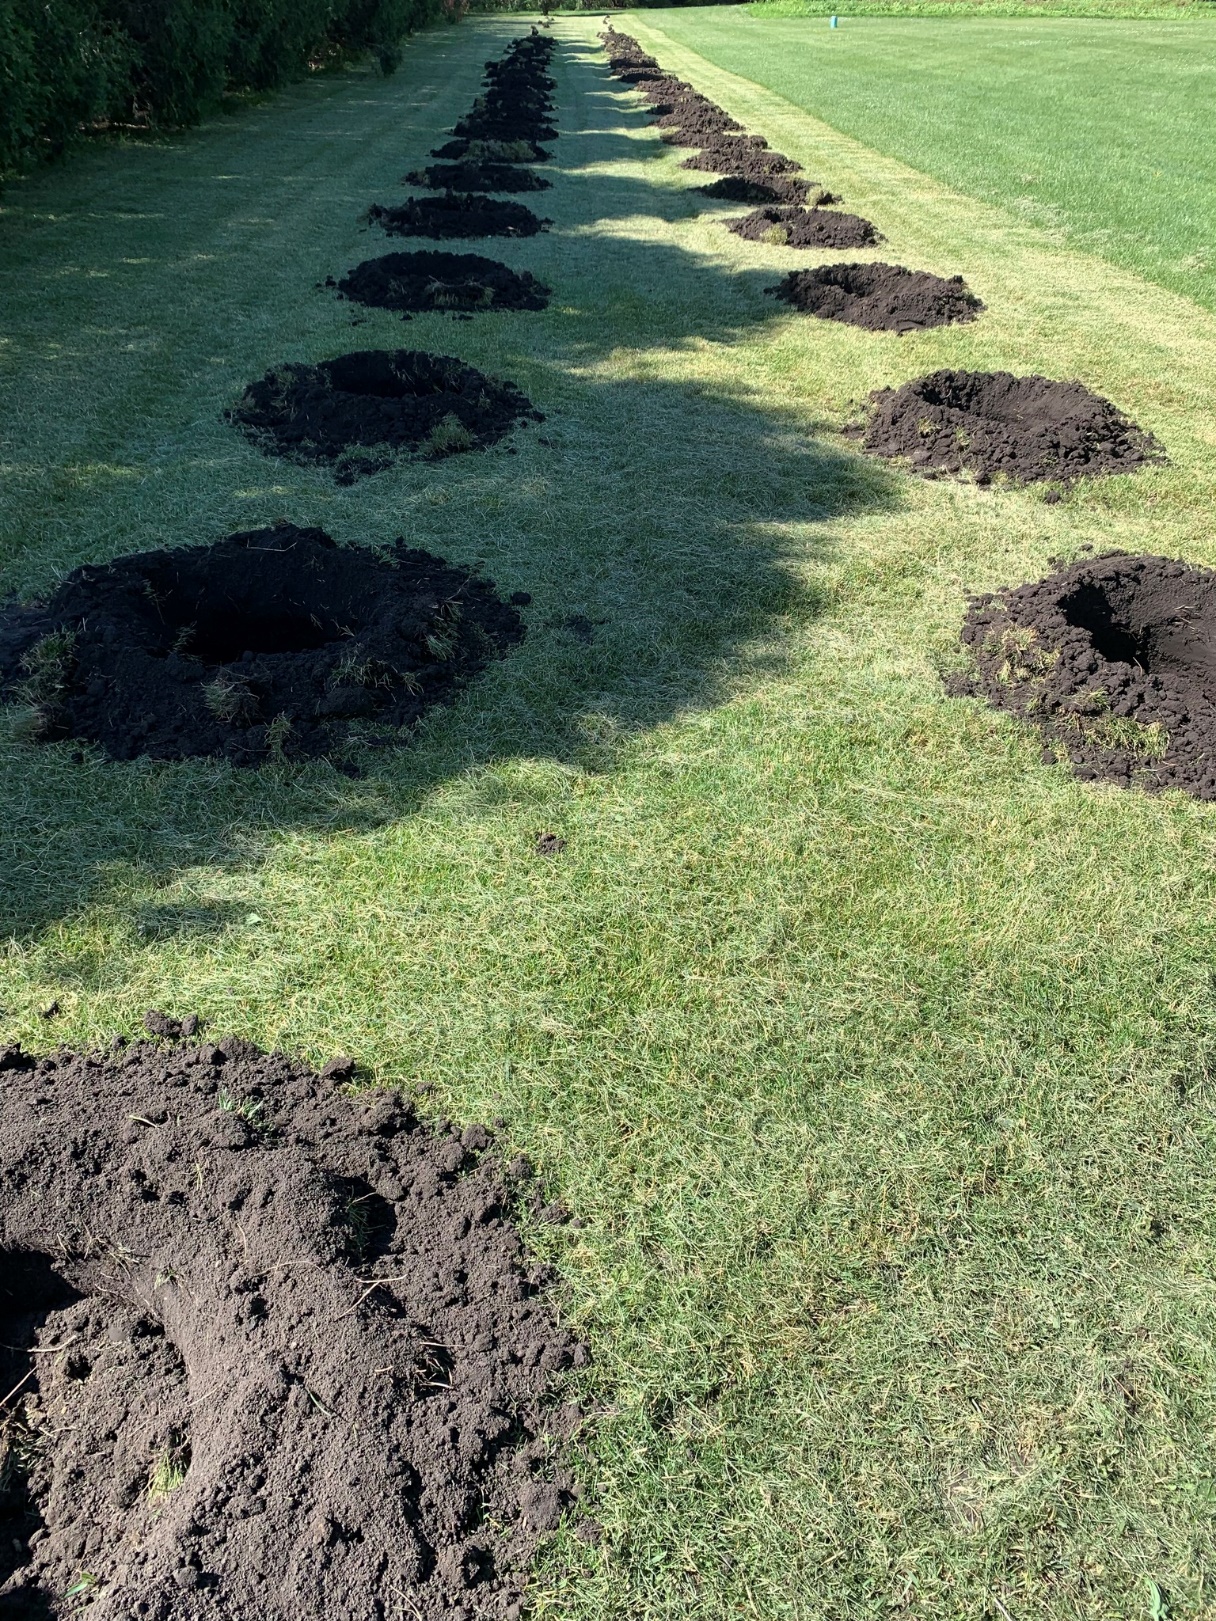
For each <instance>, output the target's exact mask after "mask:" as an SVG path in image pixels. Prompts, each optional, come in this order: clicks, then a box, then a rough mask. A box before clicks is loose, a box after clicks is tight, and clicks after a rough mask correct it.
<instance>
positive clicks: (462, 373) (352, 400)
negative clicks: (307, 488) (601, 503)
mask: <svg viewBox="0 0 1216 1621" xmlns="http://www.w3.org/2000/svg"><path fill="white" fill-rule="evenodd" d="M228 419H229V421H231V422H234V423H235V424H236V426H237V427H239V428H241V429H242V430H243V431H244V432H245V433H246V434H247V435H248V437H249V438H250V439H251V440H252V441H253V443H254V444H256V445H257V447H258V448H259V449H260V450H263V451H265V452H266V454H267V455H272V456H285V457H287V458H288V459H289V460H290V461H297V462H303V463H309V462H331V463H333V464H334V468H335V472H336V474H337V477H338V481H339V482H340V483H347V484H349V483H352V482H353V481H354V480H355V479H356V478H358V477H360V476H361V475H363V474H365V473H376V472H380V471H382V470H383V469H384V468H385V467H388V466H391V464H392V461H393V453H394V452H396V451H399V450H414V451H421V452H422V453H423V454H424V455H427V456H430V457H432V458H438V457H441V456H453V455H456V454H457V453H458V452H460V451H463V450H473V449H476V448H479V447H482V446H485V445H490V444H493V443H494V442H495V441H496V440H499V439H501V438H502V437H503V435H504V434H506V433H508V432H510V430H511V428H512V427H513V426H515V424H516V423H523V422H526V421H529V420H531V421H533V422H543V421H544V417H543V416H542V415H541V413H540V412H539V411H537V410H535V409H534V408H533V407H532V405H531V404H530V403H529V401H528V400H527V399H525V397H524V396H523V394H521V393H520V391H519V389H518V388H516V386H515V384H514V383H508V382H502V381H499V380H497V379H495V378H490V377H487V376H486V375H485V373H484V372H480V371H478V370H477V369H476V368H475V367H473V366H468V365H466V364H465V363H464V361H463V360H457V359H455V358H454V357H453V356H451V355H431V354H425V353H423V352H422V351H421V350H417V349H397V350H384V349H361V350H356V351H355V352H354V353H353V354H349V355H339V356H338V357H337V358H336V359H335V360H323V361H321V362H320V363H319V364H318V365H315V366H310V365H307V364H305V363H304V362H302V361H288V362H286V363H285V364H283V365H281V366H275V367H272V369H271V370H270V371H268V372H267V373H266V375H265V376H264V377H260V378H259V379H258V380H257V382H255V383H250V385H249V387H248V388H247V389H246V390H245V392H244V394H243V395H242V396H241V398H240V400H239V401H238V402H237V404H236V405H234V406H233V408H232V409H231V411H229V412H228Z"/></svg>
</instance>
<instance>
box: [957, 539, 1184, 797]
mask: <svg viewBox="0 0 1216 1621" xmlns="http://www.w3.org/2000/svg"><path fill="white" fill-rule="evenodd" d="M962 639H963V643H964V645H965V646H966V647H967V648H969V649H970V651H971V654H972V656H973V658H974V661H975V672H974V674H973V675H971V676H964V677H959V678H957V679H955V680H954V681H953V682H952V683H951V690H952V691H953V692H955V693H965V694H970V695H973V696H976V697H982V698H985V699H987V701H988V702H989V703H990V704H993V705H994V706H995V707H996V708H998V709H1007V710H1009V711H1011V712H1012V713H1013V714H1016V715H1020V716H1022V717H1023V718H1026V719H1029V720H1033V721H1034V722H1035V723H1036V724H1037V725H1038V726H1039V728H1040V729H1041V731H1042V732H1043V734H1044V736H1045V739H1046V741H1047V748H1046V751H1045V756H1044V757H1045V758H1046V759H1049V760H1050V759H1068V760H1069V761H1071V763H1072V765H1073V768H1074V769H1075V771H1076V773H1077V775H1078V776H1079V777H1084V778H1091V779H1102V780H1106V781H1111V782H1117V783H1119V784H1121V785H1122V786H1125V787H1126V786H1127V785H1129V784H1131V783H1133V782H1134V783H1138V784H1140V785H1141V786H1143V787H1147V788H1181V789H1184V790H1185V791H1186V792H1187V793H1190V794H1194V795H1196V796H1197V797H1198V798H1200V799H1216V571H1213V570H1211V569H1204V568H1195V567H1193V566H1192V565H1191V564H1189V563H1182V562H1178V561H1176V560H1174V559H1172V558H1167V557H1151V556H1139V557H1129V556H1124V555H1121V554H1117V553H1116V554H1112V555H1110V556H1107V557H1099V558H1093V559H1087V560H1086V561H1084V562H1080V563H1073V564H1071V565H1070V566H1069V567H1068V568H1064V569H1061V570H1060V571H1059V572H1058V573H1055V574H1051V575H1049V576H1048V577H1047V578H1046V579H1044V580H1036V581H1035V582H1034V583H1033V584H1031V585H1023V586H1018V587H1017V588H1016V589H1010V590H1006V591H1001V592H997V593H995V594H992V595H987V596H982V597H977V598H975V599H974V600H973V601H972V603H971V604H970V607H969V610H968V613H967V619H966V623H965V624H964V626H963V631H962Z"/></svg>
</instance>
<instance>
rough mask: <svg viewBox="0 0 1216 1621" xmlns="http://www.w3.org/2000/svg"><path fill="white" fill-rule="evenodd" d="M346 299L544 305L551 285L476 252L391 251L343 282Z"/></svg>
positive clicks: (420, 304) (416, 304)
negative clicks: (546, 284) (482, 256)
mask: <svg viewBox="0 0 1216 1621" xmlns="http://www.w3.org/2000/svg"><path fill="white" fill-rule="evenodd" d="M337 288H338V291H339V293H340V294H341V295H342V297H343V298H349V299H351V300H353V301H354V302H355V303H356V304H368V305H371V306H372V307H373V308H375V309H382V310H399V311H400V312H401V313H402V314H403V315H405V317H406V319H407V320H408V318H409V312H410V311H421V310H450V311H452V312H454V313H456V314H475V313H478V312H480V311H485V310H543V309H544V308H545V307H546V305H547V304H548V302H549V289H548V288H547V287H545V286H544V285H543V284H542V283H541V282H539V281H537V279H536V277H535V276H533V275H532V274H531V273H530V272H529V271H527V270H520V271H516V270H512V269H511V268H510V266H508V265H504V264H500V263H499V261H498V260H496V259H483V258H481V257H480V255H478V254H476V253H386V254H384V255H383V256H382V257H381V258H379V259H365V260H364V261H363V263H362V264H361V265H356V266H355V268H354V269H353V270H348V271H347V273H346V275H345V276H343V277H342V279H341V280H340V281H339V282H338V283H337Z"/></svg>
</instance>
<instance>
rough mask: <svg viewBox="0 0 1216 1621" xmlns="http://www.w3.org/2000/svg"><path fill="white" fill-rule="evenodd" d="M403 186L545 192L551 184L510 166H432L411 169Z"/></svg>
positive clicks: (492, 164) (442, 189)
mask: <svg viewBox="0 0 1216 1621" xmlns="http://www.w3.org/2000/svg"><path fill="white" fill-rule="evenodd" d="M405 183H406V184H407V185H410V184H412V185H415V186H427V187H429V188H430V189H431V190H432V191H548V189H549V187H550V186H551V185H552V184H553V182H552V181H551V180H547V179H546V178H545V176H544V175H543V174H537V173H536V172H535V170H533V169H525V168H520V167H519V165H518V164H514V163H432V164H431V165H430V166H429V167H428V168H426V169H411V170H410V172H409V174H407V175H406V176H405Z"/></svg>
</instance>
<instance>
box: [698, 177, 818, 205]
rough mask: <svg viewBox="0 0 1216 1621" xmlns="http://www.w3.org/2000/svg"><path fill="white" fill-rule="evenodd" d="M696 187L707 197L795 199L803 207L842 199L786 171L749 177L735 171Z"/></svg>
mask: <svg viewBox="0 0 1216 1621" xmlns="http://www.w3.org/2000/svg"><path fill="white" fill-rule="evenodd" d="M696 189H697V190H698V191H699V192H700V193H701V195H702V196H703V197H712V198H714V199H715V201H719V202H726V203H791V204H795V205H796V206H798V207H800V208H817V207H818V206H819V204H821V203H835V202H839V201H840V199H839V198H838V197H834V196H833V195H832V193H831V192H830V191H824V190H823V189H822V188H821V187H819V186H815V187H812V186H811V183H810V181H808V180H794V179H790V178H788V177H786V176H785V175H771V176H770V177H769V178H768V179H767V180H748V179H747V178H746V177H745V176H743V175H737V174H731V175H725V176H723V178H722V179H721V180H715V181H713V182H712V183H711V184H710V185H708V186H698V187H697V188H696Z"/></svg>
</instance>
